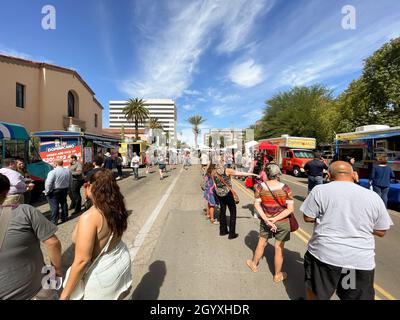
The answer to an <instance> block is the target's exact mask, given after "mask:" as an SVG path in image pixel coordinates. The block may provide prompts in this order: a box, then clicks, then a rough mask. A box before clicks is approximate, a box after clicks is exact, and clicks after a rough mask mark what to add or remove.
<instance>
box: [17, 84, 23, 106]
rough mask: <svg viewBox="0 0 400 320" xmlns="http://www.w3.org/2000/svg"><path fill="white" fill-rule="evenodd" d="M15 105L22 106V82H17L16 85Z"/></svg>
mask: <svg viewBox="0 0 400 320" xmlns="http://www.w3.org/2000/svg"><path fill="white" fill-rule="evenodd" d="M16 98H17V101H16V105H17V107H18V108H23V107H24V102H25V86H24V85H23V84H20V83H17V86H16Z"/></svg>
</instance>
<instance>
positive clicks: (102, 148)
mask: <svg viewBox="0 0 400 320" xmlns="http://www.w3.org/2000/svg"><path fill="white" fill-rule="evenodd" d="M32 137H34V138H37V139H38V140H39V152H40V156H41V157H42V159H43V161H45V162H47V163H52V162H54V160H57V159H62V160H63V161H64V166H69V159H70V157H71V155H76V156H77V158H78V161H81V162H82V163H83V164H86V163H92V162H93V159H94V157H95V156H103V155H104V154H105V153H106V152H110V153H111V154H113V153H115V152H116V151H117V150H118V148H119V139H117V138H114V137H111V136H105V135H97V134H91V133H86V132H85V133H83V132H80V131H38V132H33V133H32Z"/></svg>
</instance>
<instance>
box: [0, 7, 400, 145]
mask: <svg viewBox="0 0 400 320" xmlns="http://www.w3.org/2000/svg"><path fill="white" fill-rule="evenodd" d="M47 4H51V5H53V6H55V8H56V18H57V27H56V30H47V31H46V30H43V29H42V27H41V20H42V17H43V15H42V13H41V10H42V7H43V6H44V5H47ZM345 5H352V6H354V7H355V9H356V29H355V30H344V29H343V28H342V18H343V16H344V15H343V14H342V7H343V6H345ZM399 35H400V1H398V0H380V1H379V2H378V1H373V0H345V1H341V0H335V1H334V0H330V1H327V0H213V1H197V0H196V1H195V0H193V1H190V0H168V1H167V0H158V1H156V0H137V1H133V0H132V1H128V0H85V1H78V0H68V1H67V0H64V1H60V0H46V1H35V0H13V1H11V0H8V1H5V0H0V52H2V53H6V54H10V55H17V56H20V57H24V58H28V59H32V60H36V61H48V62H51V63H54V64H57V65H61V66H64V67H70V68H74V69H76V70H77V71H78V72H79V73H80V74H81V76H82V77H83V78H84V79H85V80H86V81H87V83H88V84H89V85H90V86H91V88H92V89H93V90H94V91H95V93H96V96H97V98H98V100H99V101H100V102H101V103H102V104H103V106H104V107H105V112H104V114H103V122H104V126H105V127H106V126H107V125H108V110H107V109H108V101H109V100H123V99H126V98H129V97H143V98H172V99H175V100H176V102H177V106H178V132H182V134H183V136H184V140H186V141H188V142H192V141H193V137H192V134H191V129H190V126H189V125H188V124H187V122H186V119H187V118H188V117H189V116H191V115H194V114H200V115H202V116H204V117H205V118H206V119H207V121H206V123H205V124H204V126H203V127H202V130H203V133H204V132H205V131H206V130H207V129H208V128H215V127H237V128H245V127H247V126H249V125H250V124H252V123H254V122H255V121H256V120H257V119H259V118H260V117H261V113H262V110H263V108H264V101H265V100H266V99H268V98H270V97H272V96H273V95H274V94H276V93H278V92H280V91H283V90H286V89H288V88H290V87H291V86H294V85H311V84H314V83H322V84H325V85H327V86H329V87H330V88H332V89H333V90H334V92H335V93H336V94H338V93H340V92H341V91H343V90H344V89H345V88H346V86H347V85H348V84H349V82H350V81H351V80H353V79H355V78H357V77H358V76H359V75H360V72H361V70H362V61H363V59H365V58H366V57H368V56H369V55H370V54H372V53H373V52H374V51H375V50H377V49H378V48H379V47H380V46H381V45H382V44H383V43H385V42H387V41H388V40H390V39H391V38H394V37H397V36H399Z"/></svg>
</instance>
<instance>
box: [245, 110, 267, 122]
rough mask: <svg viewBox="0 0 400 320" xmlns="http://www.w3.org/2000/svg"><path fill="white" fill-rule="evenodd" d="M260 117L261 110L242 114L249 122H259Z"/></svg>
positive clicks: (261, 114)
mask: <svg viewBox="0 0 400 320" xmlns="http://www.w3.org/2000/svg"><path fill="white" fill-rule="evenodd" d="M262 116H263V110H262V109H256V110H251V111H248V112H246V113H244V114H243V118H245V119H247V120H249V121H251V122H256V121H257V120H260V119H261V118H262Z"/></svg>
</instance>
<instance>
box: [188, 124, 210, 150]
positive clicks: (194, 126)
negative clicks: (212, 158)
mask: <svg viewBox="0 0 400 320" xmlns="http://www.w3.org/2000/svg"><path fill="white" fill-rule="evenodd" d="M205 121H206V120H205V119H204V118H203V117H202V116H192V117H190V118H189V119H188V122H189V123H190V124H191V125H192V130H193V133H194V143H195V145H196V146H195V147H196V149H197V148H198V146H199V145H198V143H197V138H198V136H199V134H200V132H201V130H200V125H201V124H202V123H204V122H205Z"/></svg>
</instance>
